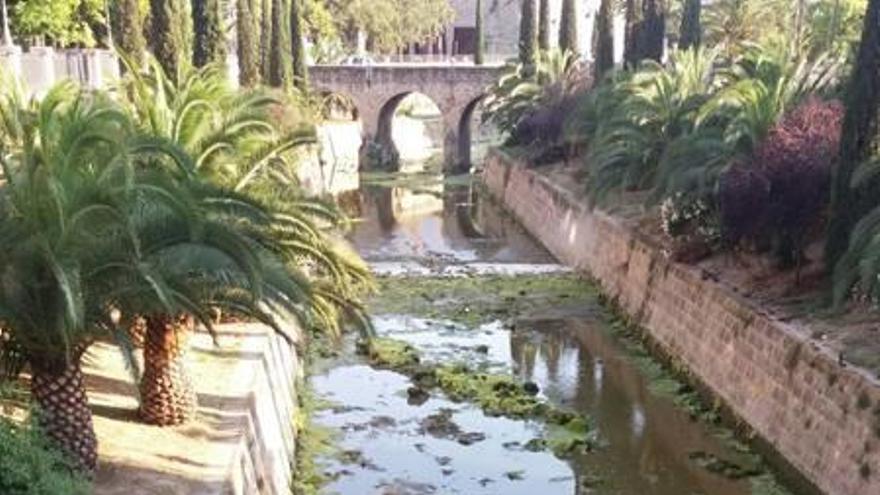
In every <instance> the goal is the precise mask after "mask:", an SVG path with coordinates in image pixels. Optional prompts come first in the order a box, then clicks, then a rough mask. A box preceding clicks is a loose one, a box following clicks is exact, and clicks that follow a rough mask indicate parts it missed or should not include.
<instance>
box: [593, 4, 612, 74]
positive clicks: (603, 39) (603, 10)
mask: <svg viewBox="0 0 880 495" xmlns="http://www.w3.org/2000/svg"><path fill="white" fill-rule="evenodd" d="M611 1H612V0H602V1H601V2H600V3H599V12H598V13H597V14H596V22H595V24H594V26H593V58H594V61H593V79H594V81H595V82H596V83H598V82H599V81H601V80H602V78H603V77H604V76H605V73H606V72H608V71H610V70H611V69H613V68H614V34H613V32H612V26H611V22H612V20H611V15H612V12H611V9H612V7H611Z"/></svg>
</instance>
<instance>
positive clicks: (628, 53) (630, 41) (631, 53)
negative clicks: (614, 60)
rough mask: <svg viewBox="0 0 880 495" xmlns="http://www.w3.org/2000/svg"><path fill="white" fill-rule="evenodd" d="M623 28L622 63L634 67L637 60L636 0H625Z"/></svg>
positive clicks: (637, 26) (637, 25)
mask: <svg viewBox="0 0 880 495" xmlns="http://www.w3.org/2000/svg"><path fill="white" fill-rule="evenodd" d="M624 8H625V12H624V28H623V64H624V65H625V66H627V67H635V66H636V64H637V63H638V61H639V55H638V48H637V47H636V45H638V37H639V23H638V10H637V9H638V4H637V3H636V0H626V6H625V7H624Z"/></svg>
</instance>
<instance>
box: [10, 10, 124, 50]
mask: <svg viewBox="0 0 880 495" xmlns="http://www.w3.org/2000/svg"><path fill="white" fill-rule="evenodd" d="M7 3H9V17H10V21H11V22H10V24H11V28H12V31H13V34H14V35H15V36H16V37H17V38H19V39H21V40H23V41H26V42H27V43H28V44H46V45H48V46H52V45H59V46H71V45H79V46H89V47H91V46H95V45H97V44H103V45H105V46H106V45H107V30H106V27H105V18H104V13H105V10H104V2H103V1H102V0H51V1H47V0H44V1H24V0H19V1H7Z"/></svg>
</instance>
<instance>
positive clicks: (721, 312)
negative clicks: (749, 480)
mask: <svg viewBox="0 0 880 495" xmlns="http://www.w3.org/2000/svg"><path fill="white" fill-rule="evenodd" d="M540 173H541V172H540V170H537V171H536V170H531V169H528V168H526V167H525V166H524V165H523V164H521V163H517V162H516V160H514V159H512V158H510V157H507V156H506V155H504V154H503V153H502V152H500V151H498V150H495V151H493V152H491V153H490V155H489V157H488V158H487V160H486V162H485V166H484V170H483V175H482V179H483V182H484V183H485V185H486V186H487V188H488V189H489V191H490V192H491V194H492V195H493V196H495V197H496V198H497V199H498V200H500V201H501V202H502V203H503V204H504V205H505V207H506V208H507V209H508V210H509V211H510V212H512V214H513V215H514V216H515V217H516V218H517V219H518V220H519V221H520V222H521V223H522V225H523V226H524V227H525V228H526V229H527V230H528V231H529V232H531V233H532V235H534V236H535V237H536V238H537V239H539V240H540V241H541V242H542V243H543V244H544V245H545V246H546V247H547V249H548V250H549V251H550V252H551V253H553V255H554V256H556V257H557V258H558V259H559V260H560V261H561V262H563V263H566V264H568V265H570V266H572V267H574V268H576V269H578V270H580V271H583V272H585V273H587V274H589V275H590V276H591V277H593V278H594V279H595V280H596V281H597V283H599V284H600V285H601V287H602V289H603V290H604V292H605V294H606V295H607V296H609V297H610V298H612V299H614V300H616V302H617V304H618V305H619V306H620V308H621V309H622V310H623V311H624V312H626V313H627V314H628V315H629V316H630V317H631V318H632V319H633V321H634V322H636V323H638V324H639V325H640V326H641V327H642V328H643V329H644V330H645V332H646V334H647V336H648V337H650V338H651V340H653V341H654V343H655V344H656V345H658V346H659V347H660V349H661V351H662V352H664V353H665V354H667V355H668V356H669V357H670V358H671V359H673V360H675V361H676V362H677V363H680V364H682V365H684V367H685V368H686V369H687V370H688V373H689V374H690V375H691V376H693V377H694V378H696V379H697V380H698V381H699V382H701V384H702V385H703V386H705V387H706V388H707V389H709V391H710V392H711V393H712V394H713V395H714V396H715V397H717V398H718V399H720V400H721V401H722V402H723V403H724V404H725V406H726V407H727V408H728V409H729V410H730V411H731V412H732V413H733V414H734V415H735V416H737V418H738V419H739V420H741V421H743V422H745V423H746V424H747V425H749V426H750V427H751V429H752V430H753V431H754V432H755V433H756V434H757V435H758V436H759V437H760V439H761V440H762V441H763V442H764V443H766V444H768V445H769V446H770V447H771V448H772V449H773V450H775V451H776V452H777V453H778V454H779V455H780V456H782V457H783V458H784V459H785V460H786V461H787V463H789V464H790V465H791V466H792V467H794V468H795V469H797V470H798V471H799V472H800V473H801V474H802V475H803V477H804V478H805V479H806V480H807V481H808V482H810V483H811V484H813V485H815V487H816V488H818V489H819V490H821V491H822V492H824V493H826V494H828V495H873V494H880V385H878V382H877V380H876V379H874V378H872V377H870V376H868V375H867V374H866V373H863V372H862V371H860V370H858V369H856V368H853V367H849V366H846V367H844V366H841V365H840V364H839V363H838V362H837V358H836V357H835V356H833V355H831V353H829V352H828V351H827V350H826V349H823V348H822V347H820V346H819V345H817V344H816V343H815V342H813V341H811V340H809V339H808V338H806V337H805V335H804V332H799V331H797V330H796V329H794V328H793V327H792V326H791V324H790V323H786V322H783V321H779V320H776V319H774V318H773V317H772V316H769V315H768V314H767V313H766V312H765V311H763V310H762V309H761V308H760V307H757V306H755V305H754V304H753V303H751V302H750V301H747V300H745V299H744V298H742V297H740V296H738V295H737V294H736V293H734V292H733V291H732V290H730V289H729V288H727V287H724V286H723V285H721V284H720V283H718V282H716V281H713V280H712V279H711V278H710V277H707V276H706V274H705V273H703V271H702V270H700V269H699V268H696V267H692V266H689V265H685V264H681V263H675V262H672V261H670V260H669V259H668V258H667V257H666V256H665V255H664V254H663V252H662V250H661V249H660V247H659V246H657V245H656V244H654V243H653V242H652V241H651V240H650V239H648V238H647V237H646V236H643V235H641V234H640V233H639V232H637V231H635V230H633V229H631V228H630V227H628V226H626V225H624V223H623V222H622V221H621V220H619V219H617V218H615V217H612V216H610V215H608V214H606V213H604V212H602V211H600V210H598V209H596V210H591V209H590V208H589V207H588V206H587V205H586V202H585V201H584V200H583V199H582V198H578V197H576V196H575V195H573V194H571V193H570V192H569V191H567V190H565V189H564V188H562V187H560V186H559V185H558V184H554V183H553V182H552V181H551V180H549V179H548V178H546V177H544V176H542V175H540Z"/></svg>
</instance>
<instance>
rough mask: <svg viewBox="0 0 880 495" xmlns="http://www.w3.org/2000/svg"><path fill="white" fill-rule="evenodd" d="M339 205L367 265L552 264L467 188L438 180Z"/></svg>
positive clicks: (363, 193) (372, 190) (375, 191)
mask: <svg viewBox="0 0 880 495" xmlns="http://www.w3.org/2000/svg"><path fill="white" fill-rule="evenodd" d="M341 204H343V205H345V207H346V208H347V212H348V213H349V215H351V216H352V217H354V218H357V221H358V226H357V228H356V229H355V230H354V232H353V233H352V234H351V236H350V241H351V242H352V244H354V246H355V248H356V249H357V250H358V251H359V252H360V253H361V255H362V256H363V257H364V258H366V259H367V260H369V261H400V260H426V259H435V260H438V259H439V260H442V261H445V262H450V263H467V262H474V261H491V262H499V263H504V262H513V261H516V262H518V263H553V262H554V260H553V259H552V257H551V256H550V255H549V254H548V253H547V252H546V251H545V250H544V249H543V248H542V247H540V246H539V245H537V243H535V242H534V241H533V240H532V239H531V238H529V236H528V235H527V234H526V233H525V232H524V231H523V230H522V229H521V228H520V227H519V226H518V225H517V224H516V223H515V222H514V221H513V220H512V219H511V218H510V217H509V216H507V215H506V214H504V213H503V211H502V210H501V209H500V208H499V207H498V206H497V205H496V204H494V203H493V202H491V201H490V200H488V199H486V198H485V197H484V196H483V195H482V194H481V192H480V190H479V188H478V187H476V186H474V185H473V184H470V183H467V184H457V185H449V184H446V183H444V181H443V178H442V177H441V176H437V177H436V178H433V179H432V180H427V181H425V182H424V183H422V184H419V185H416V186H408V187H393V186H381V185H374V186H366V187H362V188H361V190H360V191H358V192H356V193H350V194H348V195H346V196H345V197H344V199H343V200H342V203H341Z"/></svg>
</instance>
